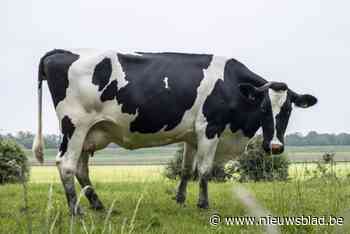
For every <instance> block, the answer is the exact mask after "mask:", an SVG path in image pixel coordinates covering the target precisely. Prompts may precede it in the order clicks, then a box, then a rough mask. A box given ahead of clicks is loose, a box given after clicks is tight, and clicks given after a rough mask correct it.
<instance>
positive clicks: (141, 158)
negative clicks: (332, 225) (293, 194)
mask: <svg viewBox="0 0 350 234" xmlns="http://www.w3.org/2000/svg"><path fill="white" fill-rule="evenodd" d="M176 150H177V147H176V146H175V145H174V146H171V147H153V148H146V149H138V150H132V151H131V150H125V149H122V148H116V149H115V148H113V149H111V148H108V149H104V150H101V151H98V152H96V153H95V156H94V157H93V158H92V159H91V160H90V161H91V163H92V164H107V165H108V164H113V165H115V164H118V165H160V164H165V163H167V162H168V161H169V160H170V159H172V158H173V155H174V154H175V151H176ZM25 152H26V154H27V155H28V157H29V158H30V159H31V161H32V162H33V163H37V162H36V159H34V158H33V156H32V153H31V151H30V150H25ZM325 152H335V153H336V155H335V159H336V160H337V161H350V146H307V147H300V146H287V147H286V154H287V156H288V157H289V159H290V160H291V161H292V162H304V161H306V162H309V161H318V160H320V159H321V158H322V155H323V153H325ZM56 154H57V150H56V149H46V150H45V161H46V162H49V164H51V165H52V164H54V161H55V157H56Z"/></svg>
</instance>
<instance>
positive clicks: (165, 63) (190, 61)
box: [33, 49, 317, 213]
mask: <svg viewBox="0 0 350 234" xmlns="http://www.w3.org/2000/svg"><path fill="white" fill-rule="evenodd" d="M38 79H39V88H38V94H39V127H38V134H37V136H36V139H35V141H34V144H33V151H34V153H35V156H36V158H37V159H38V160H39V161H40V162H42V161H43V140H42V118H41V112H42V111H41V109H42V81H43V80H47V83H48V86H49V89H50V93H51V96H52V99H53V103H54V106H55V109H56V113H57V116H58V119H59V123H60V129H61V132H62V135H63V138H62V142H61V145H60V147H59V153H58V154H57V157H56V161H57V166H58V169H59V172H60V176H61V180H62V183H63V185H64V188H65V192H66V196H67V200H68V205H69V207H70V209H71V211H72V212H73V213H75V210H74V206H75V203H76V200H77V199H76V192H75V189H74V176H76V177H77V179H78V181H79V183H80V184H81V186H82V187H85V186H91V181H90V179H89V172H88V160H89V155H90V154H91V153H93V152H94V151H96V150H100V149H103V148H105V147H106V146H107V145H108V144H109V143H111V142H114V143H116V144H118V145H120V146H122V147H124V148H127V149H138V148H142V147H152V146H161V145H167V144H171V143H175V142H185V153H184V158H183V169H184V173H183V175H182V177H181V181H180V183H179V186H178V190H177V195H176V200H177V202H178V203H183V202H184V201H185V196H186V186H187V180H188V178H189V175H190V173H191V172H192V170H197V171H198V173H199V187H200V190H199V200H198V207H200V208H207V207H208V191H207V186H208V185H207V181H208V176H209V175H210V172H211V168H212V164H213V160H214V157H215V154H216V150H218V151H221V152H229V151H230V150H228V151H227V149H226V148H227V147H231V148H232V149H235V147H240V146H241V145H244V144H245V143H246V140H247V139H249V138H251V137H253V136H254V134H255V133H256V132H257V130H258V129H259V128H260V127H262V130H263V138H264V141H263V148H264V149H265V150H266V151H268V152H272V153H273V154H279V153H281V152H283V142H284V141H283V138H284V133H285V130H286V127H287V124H288V120H289V117H290V114H291V111H292V103H294V104H295V106H298V107H303V108H306V107H309V106H312V105H314V104H315V103H316V102H317V99H316V98H315V97H313V96H311V95H299V94H297V93H295V92H294V91H292V90H291V89H289V88H288V87H287V85H286V84H284V83H279V82H267V81H266V80H265V79H263V78H261V77H260V76H258V75H256V74H255V73H253V72H252V71H250V70H249V69H248V68H247V67H246V66H244V65H243V64H242V63H240V62H238V61H237V60H235V59H227V58H224V57H217V56H213V55H205V54H181V53H131V54H123V53H118V52H116V51H102V52H101V51H98V50H87V49H82V50H70V51H67V50H53V51H50V52H48V53H47V54H45V55H44V56H43V57H42V59H41V61H40V65H39V78H38ZM220 142H223V143H222V144H220ZM230 142H231V143H230ZM86 196H87V198H88V199H89V201H90V203H91V206H92V207H93V208H94V209H103V205H102V203H101V201H100V200H99V198H98V196H97V194H96V193H95V191H94V189H93V188H92V187H89V188H88V189H87V191H86ZM78 212H79V210H78Z"/></svg>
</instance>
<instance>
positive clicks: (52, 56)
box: [41, 50, 79, 108]
mask: <svg viewBox="0 0 350 234" xmlns="http://www.w3.org/2000/svg"><path fill="white" fill-rule="evenodd" d="M77 59H79V55H77V54H74V53H72V52H70V51H66V50H54V51H50V52H48V53H47V54H46V55H45V56H44V57H43V59H42V62H41V63H42V64H41V65H42V70H43V73H44V74H45V78H46V80H47V83H48V86H49V89H50V93H51V97H52V100H53V103H54V105H55V108H56V106H57V105H58V103H59V102H60V101H62V100H63V99H64V98H65V97H66V90H67V88H68V85H69V80H68V70H69V67H70V66H71V65H72V63H73V62H74V61H76V60H77Z"/></svg>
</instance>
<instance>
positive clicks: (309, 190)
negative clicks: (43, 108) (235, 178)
mask: <svg viewBox="0 0 350 234" xmlns="http://www.w3.org/2000/svg"><path fill="white" fill-rule="evenodd" d="M306 167H308V168H309V169H312V168H314V167H315V165H312V164H305V165H303V164H298V165H292V166H291V168H290V174H291V180H289V181H287V182H260V183H244V184H239V183H236V182H227V183H210V184H209V194H210V202H211V208H210V209H209V210H205V211H203V210H199V209H197V208H196V200H197V193H198V186H197V183H195V182H191V183H190V184H189V187H188V198H187V202H186V206H185V207H180V206H178V205H177V204H176V203H175V202H174V201H173V200H172V199H171V198H172V196H173V195H174V188H175V186H176V183H177V181H171V180H168V179H165V178H164V177H162V176H161V173H162V170H163V167H162V166H92V167H91V175H92V178H93V182H94V185H95V188H96V190H97V192H98V194H99V195H100V198H101V200H102V201H103V202H104V204H105V206H106V207H108V208H109V207H111V206H112V204H114V206H113V207H112V209H111V210H110V211H111V212H110V213H108V212H107V211H106V212H95V211H92V210H90V209H88V203H87V201H86V199H85V198H82V200H81V204H82V206H83V208H84V211H85V215H84V216H83V217H77V218H75V219H73V220H72V218H71V216H70V215H69V213H68V211H67V207H66V201H65V196H64V192H63V189H62V186H61V184H60V183H58V182H59V180H58V174H57V170H56V168H55V167H49V166H48V167H33V168H32V171H31V179H30V182H29V183H28V189H27V192H28V207H29V208H28V209H25V208H24V201H23V200H24V196H23V192H24V190H23V188H22V186H21V185H5V186H0V197H1V200H0V233H4V234H5V233H6V234H7V233H27V232H28V230H29V228H28V223H31V229H32V232H33V233H102V232H103V230H104V233H213V232H215V233H263V231H264V229H263V228H264V226H256V225H231V226H230V225H225V224H220V225H218V226H216V227H213V226H211V225H210V224H209V222H208V220H209V217H210V216H211V215H212V214H220V215H221V216H222V217H225V216H247V215H249V213H250V211H251V210H250V209H249V207H247V206H246V205H244V204H243V203H242V200H240V199H239V198H238V197H239V196H237V193H234V192H233V191H234V190H235V188H239V187H243V188H245V189H247V190H248V191H250V193H251V194H252V195H253V196H254V197H255V198H256V201H257V203H258V204H259V205H261V206H262V207H264V208H265V209H266V210H268V214H270V215H272V216H280V217H282V216H301V215H304V216H307V215H312V216H315V217H318V216H329V215H333V216H338V217H344V218H345V225H342V226H327V225H324V226H320V225H308V226H297V225H284V226H280V227H279V228H280V231H281V233H347V231H350V226H348V222H347V221H348V220H349V219H350V212H349V207H350V181H349V180H348V179H347V178H346V177H344V175H346V174H348V173H349V172H350V165H348V164H347V163H345V164H337V165H336V166H335V168H334V170H335V171H336V172H337V173H338V174H339V176H343V177H342V178H339V179H334V178H323V179H314V180H310V179H308V175H307V174H306V173H305V171H306V170H305V168H306ZM50 188H52V192H50ZM79 190H80V189H79ZM79 190H78V191H79ZM137 204H139V205H138V208H137V209H135V208H136V207H137ZM28 219H29V220H31V222H27V221H28Z"/></svg>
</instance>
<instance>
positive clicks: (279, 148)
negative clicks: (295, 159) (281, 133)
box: [263, 143, 284, 154]
mask: <svg viewBox="0 0 350 234" xmlns="http://www.w3.org/2000/svg"><path fill="white" fill-rule="evenodd" d="M263 148H264V150H265V152H266V153H268V154H270V153H272V154H281V153H283V152H284V145H282V144H276V143H271V144H268V143H264V144H263Z"/></svg>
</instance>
